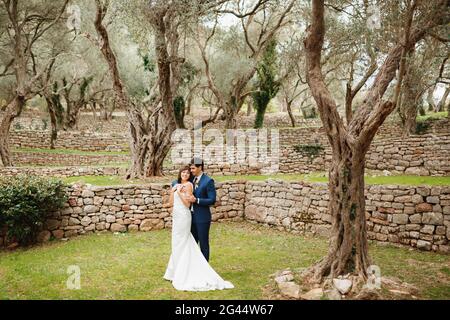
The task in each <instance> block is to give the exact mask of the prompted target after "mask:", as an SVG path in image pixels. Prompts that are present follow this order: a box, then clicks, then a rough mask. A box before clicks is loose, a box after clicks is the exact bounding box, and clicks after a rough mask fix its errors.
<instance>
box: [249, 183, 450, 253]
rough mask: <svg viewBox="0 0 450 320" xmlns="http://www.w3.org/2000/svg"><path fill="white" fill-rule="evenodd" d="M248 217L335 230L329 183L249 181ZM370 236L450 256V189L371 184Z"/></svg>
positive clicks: (368, 207)
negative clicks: (329, 206) (332, 227)
mask: <svg viewBox="0 0 450 320" xmlns="http://www.w3.org/2000/svg"><path fill="white" fill-rule="evenodd" d="M245 192H246V203H245V219H246V220H250V221H254V222H257V223H262V224H266V225H269V226H273V227H277V228H279V229H285V230H289V231H292V232H295V233H303V232H312V233H315V234H320V235H324V236H327V235H329V230H330V228H331V221H332V220H331V219H332V217H331V215H329V214H328V210H327V206H328V201H329V196H328V190H327V187H326V185H325V184H310V183H289V182H282V181H269V182H248V183H247V185H246V189H245ZM365 194H366V219H367V229H368V233H367V235H368V238H369V239H372V240H376V241H380V242H390V243H394V244H399V245H407V246H411V247H416V248H418V249H423V250H433V251H438V252H442V253H450V244H449V240H450V186H445V187H425V186H420V187H410V186H397V185H386V186H367V187H366V190H365Z"/></svg>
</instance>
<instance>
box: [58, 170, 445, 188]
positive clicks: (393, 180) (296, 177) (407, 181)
mask: <svg viewBox="0 0 450 320" xmlns="http://www.w3.org/2000/svg"><path fill="white" fill-rule="evenodd" d="M213 178H214V180H215V181H217V182H223V181H230V180H237V179H241V180H242V179H243V180H248V181H265V180H267V179H281V180H285V181H308V182H327V181H328V178H327V176H326V174H325V173H320V172H319V173H311V174H276V175H270V176H268V175H240V176H213ZM174 179H175V177H174V176H166V177H156V178H148V179H145V180H126V179H124V178H123V177H120V176H80V177H70V178H65V179H63V181H64V182H66V183H74V182H83V183H88V184H92V185H97V186H111V185H127V184H145V183H149V182H171V181H173V180H174ZM365 181H366V184H399V185H413V186H414V185H435V186H438V185H450V177H425V176H423V177H422V176H367V177H366V178H365Z"/></svg>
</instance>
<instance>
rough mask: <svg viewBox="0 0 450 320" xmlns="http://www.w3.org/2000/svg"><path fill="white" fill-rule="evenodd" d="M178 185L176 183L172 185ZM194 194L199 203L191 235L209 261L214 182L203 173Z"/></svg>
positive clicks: (195, 210) (195, 208)
mask: <svg viewBox="0 0 450 320" xmlns="http://www.w3.org/2000/svg"><path fill="white" fill-rule="evenodd" d="M192 180H193V179H192ZM191 182H193V181H191ZM176 183H177V182H176V181H175V182H174V183H172V185H175V184H176ZM193 193H194V197H195V198H196V199H197V201H196V202H195V203H194V204H193V210H191V212H192V224H191V233H192V235H193V236H194V239H195V241H196V242H197V243H199V244H200V250H201V251H202V253H203V256H204V257H205V258H206V260H207V261H209V228H210V226H211V210H210V208H209V207H210V206H212V205H214V203H215V202H216V187H215V185H214V180H213V179H211V178H210V177H208V176H207V175H206V174H205V173H203V174H202V176H201V178H200V181H199V182H198V183H197V187H195V185H194V191H193Z"/></svg>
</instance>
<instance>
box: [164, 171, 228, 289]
mask: <svg viewBox="0 0 450 320" xmlns="http://www.w3.org/2000/svg"><path fill="white" fill-rule="evenodd" d="M190 177H191V172H190V168H189V166H186V167H183V168H181V169H180V171H179V173H178V184H176V185H175V186H174V187H173V188H172V190H171V193H170V200H169V202H170V205H171V206H173V211H172V253H171V255H170V259H169V264H168V266H167V270H166V272H165V274H164V279H166V280H169V281H172V285H173V286H174V288H175V289H177V290H184V291H208V290H223V289H231V288H234V286H233V285H232V284H231V283H230V282H228V281H224V280H223V279H222V278H221V277H220V276H219V275H218V274H217V273H216V272H215V271H214V269H213V268H212V267H211V266H210V265H209V263H208V261H206V259H205V257H204V256H203V254H202V252H201V251H200V248H199V246H198V245H197V243H196V242H195V239H194V237H193V235H192V234H191V220H192V213H191V211H190V209H189V208H190V206H191V203H190V202H189V201H188V200H187V199H189V197H190V196H191V195H192V190H193V185H192V183H191V182H189V179H190Z"/></svg>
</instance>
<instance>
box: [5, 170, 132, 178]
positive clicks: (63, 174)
mask: <svg viewBox="0 0 450 320" xmlns="http://www.w3.org/2000/svg"><path fill="white" fill-rule="evenodd" d="M126 170H127V169H126V168H119V167H116V168H114V167H104V168H101V167H99V168H93V167H84V168H83V167H61V168H57V167H55V168H39V167H36V168H26V167H8V168H2V167H0V176H7V177H11V176H17V175H20V174H26V175H34V176H40V177H56V178H68V177H78V176H109V175H113V176H125V173H126Z"/></svg>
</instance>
